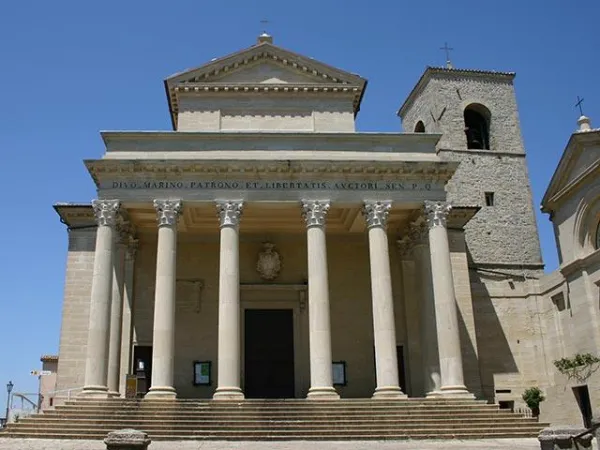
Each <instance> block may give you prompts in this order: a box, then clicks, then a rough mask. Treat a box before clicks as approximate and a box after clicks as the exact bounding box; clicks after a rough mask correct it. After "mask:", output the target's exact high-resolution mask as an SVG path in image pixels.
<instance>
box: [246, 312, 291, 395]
mask: <svg viewBox="0 0 600 450" xmlns="http://www.w3.org/2000/svg"><path fill="white" fill-rule="evenodd" d="M244 319H245V330H244V341H245V365H244V381H245V383H244V384H245V386H244V391H245V395H246V397H247V398H292V397H294V321H293V311H292V310H291V309H246V310H245V317H244Z"/></svg>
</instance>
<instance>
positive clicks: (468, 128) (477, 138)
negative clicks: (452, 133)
mask: <svg viewBox="0 0 600 450" xmlns="http://www.w3.org/2000/svg"><path fill="white" fill-rule="evenodd" d="M464 117H465V135H466V136H467V148H469V149H478V150H489V149H490V119H491V114H490V110H489V109H487V108H486V107H485V106H483V105H480V104H478V103H472V104H470V105H469V106H467V107H466V108H465V112H464Z"/></svg>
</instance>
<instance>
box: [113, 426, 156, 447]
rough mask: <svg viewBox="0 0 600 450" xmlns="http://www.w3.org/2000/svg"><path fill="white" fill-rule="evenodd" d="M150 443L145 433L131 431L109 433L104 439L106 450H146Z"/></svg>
mask: <svg viewBox="0 0 600 450" xmlns="http://www.w3.org/2000/svg"><path fill="white" fill-rule="evenodd" d="M150 442H151V441H150V438H149V437H148V435H147V434H146V433H144V432H143V431H138V430H132V429H124V430H117V431H111V432H110V433H108V435H107V436H106V438H105V439H104V443H105V444H106V449H107V450H146V449H147V448H148V446H149V445H150Z"/></svg>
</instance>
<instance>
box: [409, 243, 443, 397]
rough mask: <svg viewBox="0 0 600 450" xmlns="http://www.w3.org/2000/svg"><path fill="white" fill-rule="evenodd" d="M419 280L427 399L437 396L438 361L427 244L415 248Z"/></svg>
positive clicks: (422, 348)
mask: <svg viewBox="0 0 600 450" xmlns="http://www.w3.org/2000/svg"><path fill="white" fill-rule="evenodd" d="M415 250H416V252H417V253H418V254H417V260H418V264H419V272H420V280H421V308H420V315H421V352H422V361H423V375H424V379H425V380H424V381H425V383H424V387H425V394H426V396H427V397H435V396H436V395H439V390H440V387H441V384H440V359H439V354H438V346H437V332H436V322H435V320H436V319H435V316H436V315H435V303H434V298H433V286H432V279H431V259H430V256H429V247H428V245H427V243H421V244H419V245H417V246H416V247H415Z"/></svg>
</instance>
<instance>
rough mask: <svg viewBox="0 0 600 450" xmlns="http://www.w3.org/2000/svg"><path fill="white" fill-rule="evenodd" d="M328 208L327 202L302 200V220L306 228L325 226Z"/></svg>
mask: <svg viewBox="0 0 600 450" xmlns="http://www.w3.org/2000/svg"><path fill="white" fill-rule="evenodd" d="M329 207H330V204H329V200H302V218H303V219H304V222H306V226H307V227H323V226H325V219H326V218H327V212H329Z"/></svg>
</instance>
